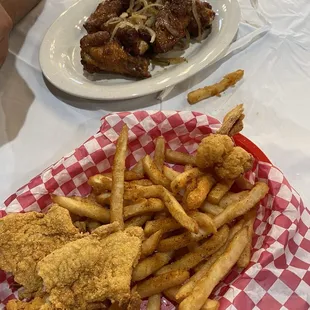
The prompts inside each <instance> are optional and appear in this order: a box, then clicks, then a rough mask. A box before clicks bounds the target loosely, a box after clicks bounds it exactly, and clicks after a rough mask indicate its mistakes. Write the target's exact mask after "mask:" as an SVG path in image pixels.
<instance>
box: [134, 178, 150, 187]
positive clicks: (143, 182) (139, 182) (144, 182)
mask: <svg viewBox="0 0 310 310" xmlns="http://www.w3.org/2000/svg"><path fill="white" fill-rule="evenodd" d="M128 185H129V186H131V185H140V186H151V185H154V183H153V182H152V181H151V180H149V179H140V180H133V181H130V182H128Z"/></svg>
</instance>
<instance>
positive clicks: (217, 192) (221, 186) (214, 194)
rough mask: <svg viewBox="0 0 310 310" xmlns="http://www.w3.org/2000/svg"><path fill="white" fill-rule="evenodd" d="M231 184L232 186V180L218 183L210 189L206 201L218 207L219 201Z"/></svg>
mask: <svg viewBox="0 0 310 310" xmlns="http://www.w3.org/2000/svg"><path fill="white" fill-rule="evenodd" d="M233 184H234V181H233V180H228V181H220V182H218V183H217V184H216V185H215V186H214V187H213V188H212V189H211V191H210V193H209V194H208V198H207V200H208V201H209V202H210V203H212V204H214V205H218V204H219V202H220V201H221V199H222V198H223V197H224V195H225V194H226V193H227V192H228V191H229V190H230V188H231V187H232V185H233Z"/></svg>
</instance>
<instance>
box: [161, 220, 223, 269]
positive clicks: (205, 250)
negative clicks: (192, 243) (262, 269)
mask: <svg viewBox="0 0 310 310" xmlns="http://www.w3.org/2000/svg"><path fill="white" fill-rule="evenodd" d="M228 234H229V228H228V226H227V225H225V226H223V227H222V228H221V229H220V230H219V231H218V232H217V233H216V234H214V235H213V236H212V237H211V238H210V239H208V240H207V241H205V242H204V243H203V244H202V245H201V246H199V247H197V248H196V249H195V251H193V252H189V253H188V254H185V255H184V256H183V257H181V258H180V259H179V260H177V261H175V262H173V263H171V264H170V265H167V266H164V267H162V268H161V269H159V270H158V271H157V272H156V274H163V273H167V272H170V271H173V270H179V269H183V270H189V269H191V268H193V267H195V266H196V265H198V264H199V263H200V262H201V261H203V260H205V259H206V258H207V257H208V256H210V255H212V254H213V253H215V252H216V251H217V250H218V249H219V248H220V247H221V246H222V245H223V244H224V243H225V242H226V240H227V238H228Z"/></svg>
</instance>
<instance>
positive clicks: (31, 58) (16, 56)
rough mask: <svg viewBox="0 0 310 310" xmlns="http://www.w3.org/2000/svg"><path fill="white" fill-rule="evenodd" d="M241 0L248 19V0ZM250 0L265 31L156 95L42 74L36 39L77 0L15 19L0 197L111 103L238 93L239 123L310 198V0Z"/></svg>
mask: <svg viewBox="0 0 310 310" xmlns="http://www.w3.org/2000/svg"><path fill="white" fill-rule="evenodd" d="M83 1H86V0H83ZM239 1H240V4H241V7H242V14H243V16H247V20H248V21H249V19H251V18H252V17H251V14H248V13H249V10H248V7H249V0H239ZM251 1H252V3H254V4H255V3H257V2H258V1H259V2H258V8H259V11H260V12H261V13H262V14H263V16H264V17H265V18H266V19H267V20H268V21H269V22H270V23H271V31H270V32H269V33H268V34H266V35H265V36H263V37H262V38H260V39H259V40H258V41H256V42H255V43H253V44H252V45H251V46H249V47H247V48H246V49H244V50H243V51H241V52H239V53H236V54H234V55H232V56H229V57H227V58H226V59H223V60H221V61H220V62H218V63H216V64H215V65H213V66H212V67H210V68H208V69H206V70H204V71H203V72H202V73H200V74H198V75H197V76H195V77H194V78H191V79H189V80H187V81H185V82H183V83H182V84H180V85H178V86H177V87H176V88H175V89H174V90H173V91H172V93H171V94H170V95H169V96H168V97H167V98H166V99H165V100H164V101H163V102H162V103H160V102H159V101H158V100H157V99H156V95H151V96H146V97H142V98H139V99H135V100H127V101H120V102H113V103H111V102H94V101H89V100H84V99H78V98H74V97H71V96H69V95H67V94H65V93H62V92H61V91H59V90H57V89H55V88H54V87H53V86H52V85H50V84H49V83H48V82H47V81H46V80H45V79H44V78H43V75H42V72H41V70H40V66H39V62H38V52H39V47H40V43H41V41H42V39H43V37H44V34H45V32H46V30H47V29H48V27H49V26H50V25H51V24H52V23H53V21H54V20H55V19H56V18H57V17H58V16H59V15H60V14H61V13H62V12H63V11H64V10H66V9H67V8H68V7H69V6H70V5H72V4H73V3H75V2H76V0H45V1H44V0H42V2H41V3H40V4H39V5H38V6H37V7H36V8H35V9H34V10H33V11H32V12H31V13H30V14H29V15H28V16H27V17H26V18H25V19H24V20H23V21H22V22H21V23H19V24H18V25H17V26H16V27H15V29H14V31H13V32H12V34H11V38H10V53H9V57H8V58H7V60H6V62H5V64H4V65H3V67H2V68H1V69H0V162H1V170H0V171H1V172H0V188H1V190H0V201H3V200H4V199H5V198H7V197H8V196H9V195H10V194H12V193H14V192H15V191H16V190H17V189H18V188H19V187H20V186H22V185H24V184H25V183H27V182H28V181H29V180H30V179H31V178H32V177H33V176H35V175H37V174H38V173H40V172H41V171H42V170H43V169H44V168H46V167H48V166H49V165H50V164H52V163H53V162H55V161H56V160H58V159H59V158H61V157H62V156H63V155H65V154H66V153H67V152H69V151H71V150H72V149H74V148H75V147H77V146H79V145H80V144H81V143H83V142H84V141H85V140H86V139H87V138H88V137H89V136H90V135H92V134H93V133H95V132H96V131H97V129H98V128H99V125H100V118H101V117H102V116H103V115H105V114H107V113H109V112H114V111H126V110H138V109H152V110H157V109H161V110H195V111H200V112H203V113H208V114H210V115H212V116H215V117H217V118H221V117H223V115H224V114H225V112H227V111H228V110H229V109H230V108H232V107H233V106H235V105H236V104H238V103H244V105H245V110H246V119H245V129H244V132H243V133H244V134H245V135H246V136H247V137H248V138H250V139H251V140H252V141H253V142H254V143H256V144H257V145H258V146H259V147H260V148H261V149H262V150H263V151H264V152H265V153H266V155H267V156H268V157H269V158H270V160H271V161H272V162H273V163H274V164H275V165H276V166H277V167H279V168H280V169H281V170H282V171H283V172H284V174H285V175H286V177H287V178H288V180H289V181H290V183H291V184H292V185H293V186H294V187H295V189H296V190H297V191H298V192H299V193H300V194H301V196H302V198H303V200H304V203H305V205H306V206H310V195H309V184H310V122H309V115H310V19H309V14H310V1H309V0H298V1H295V0H251ZM250 22H251V21H250ZM239 68H241V69H244V70H245V77H244V79H243V81H242V82H241V83H240V84H239V85H238V86H237V87H235V88H232V89H230V90H228V91H226V92H225V94H224V95H223V96H222V97H220V98H218V97H215V98H211V99H208V100H206V101H203V102H200V103H198V104H196V105H194V106H190V105H189V104H188V103H187V101H186V94H187V92H188V91H189V90H190V89H194V88H197V87H201V86H203V85H207V84H210V83H214V82H215V81H218V80H219V79H220V78H221V77H222V76H223V75H225V74H227V73H228V72H231V71H233V70H236V69H239Z"/></svg>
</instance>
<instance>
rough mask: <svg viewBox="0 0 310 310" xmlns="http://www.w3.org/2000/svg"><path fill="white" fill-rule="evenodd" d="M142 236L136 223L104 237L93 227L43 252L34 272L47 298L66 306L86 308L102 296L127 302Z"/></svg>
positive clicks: (103, 298) (78, 309) (55, 303)
mask: <svg viewBox="0 0 310 310" xmlns="http://www.w3.org/2000/svg"><path fill="white" fill-rule="evenodd" d="M98 229H100V228H98ZM142 239H143V230H142V229H141V228H139V227H132V228H128V229H126V230H125V231H118V232H115V233H113V234H111V235H109V236H108V237H106V238H102V236H101V234H100V230H99V231H98V230H96V231H95V232H94V233H93V234H92V235H90V236H88V237H85V238H83V239H80V240H77V241H73V242H71V243H68V244H66V245H65V246H63V247H62V248H61V249H58V250H56V251H54V252H53V253H51V254H50V255H48V256H46V257H45V258H43V259H42V260H41V262H40V263H39V264H38V274H39V276H41V277H42V279H43V283H44V287H45V288H46V291H47V292H48V293H49V294H50V296H49V301H50V302H51V303H52V304H53V305H54V306H55V307H56V308H60V309H67V310H70V309H77V310H86V309H88V306H89V305H90V304H92V303H94V302H101V301H104V300H106V299H110V300H111V301H112V302H117V303H119V304H121V305H122V304H124V303H127V302H129V301H130V297H131V293H130V282H131V274H132V270H133V267H134V266H135V265H136V264H137V262H138V259H139V257H140V251H141V243H142Z"/></svg>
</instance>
